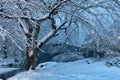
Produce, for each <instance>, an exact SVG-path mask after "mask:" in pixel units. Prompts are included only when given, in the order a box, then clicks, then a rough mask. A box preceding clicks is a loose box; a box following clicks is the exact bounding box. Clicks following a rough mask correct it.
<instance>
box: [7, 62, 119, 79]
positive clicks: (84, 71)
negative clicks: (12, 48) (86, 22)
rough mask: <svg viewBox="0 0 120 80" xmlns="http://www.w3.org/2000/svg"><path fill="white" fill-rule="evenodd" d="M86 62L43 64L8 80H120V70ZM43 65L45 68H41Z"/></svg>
mask: <svg viewBox="0 0 120 80" xmlns="http://www.w3.org/2000/svg"><path fill="white" fill-rule="evenodd" d="M85 61H86V60H79V61H75V62H69V63H55V62H47V63H42V64H40V65H39V66H38V67H37V68H36V70H35V71H32V70H30V71H27V72H22V73H19V74H17V75H16V76H14V77H12V78H10V79H8V80H120V69H119V68H117V67H106V66H105V65H104V62H95V63H92V64H87V63H85ZM41 65H45V66H43V67H42V68H40V66H41Z"/></svg>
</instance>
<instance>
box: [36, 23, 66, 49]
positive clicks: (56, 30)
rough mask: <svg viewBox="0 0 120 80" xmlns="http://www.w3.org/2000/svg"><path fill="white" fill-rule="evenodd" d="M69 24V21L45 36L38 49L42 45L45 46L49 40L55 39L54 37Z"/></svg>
mask: <svg viewBox="0 0 120 80" xmlns="http://www.w3.org/2000/svg"><path fill="white" fill-rule="evenodd" d="M66 23H67V21H65V22H64V23H62V24H61V25H60V26H59V27H58V28H57V29H52V30H51V31H50V32H49V33H48V34H47V35H45V36H44V37H43V38H42V39H41V40H40V41H39V42H38V44H37V47H38V48H39V47H40V46H41V45H43V44H44V43H46V42H47V41H48V40H50V39H51V38H52V37H54V35H55V34H56V33H57V32H58V31H59V30H60V29H61V28H62V27H63V26H64V25H65V24H66Z"/></svg>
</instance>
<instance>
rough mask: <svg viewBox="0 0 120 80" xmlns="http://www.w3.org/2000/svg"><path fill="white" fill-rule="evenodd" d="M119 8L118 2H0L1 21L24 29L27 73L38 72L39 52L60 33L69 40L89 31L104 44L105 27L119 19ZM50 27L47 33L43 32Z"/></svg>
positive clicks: (80, 0)
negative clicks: (14, 23) (35, 70)
mask: <svg viewBox="0 0 120 80" xmlns="http://www.w3.org/2000/svg"><path fill="white" fill-rule="evenodd" d="M119 7H120V6H119V1H118V0H1V2H0V19H6V21H7V20H14V21H16V23H17V25H18V26H19V27H20V28H21V29H22V31H23V33H24V35H25V40H26V58H27V59H26V60H27V61H26V63H27V64H26V70H28V69H30V68H32V69H35V67H36V61H37V58H36V57H37V53H38V50H41V47H42V46H43V45H44V44H45V43H47V42H48V41H49V40H50V39H51V38H53V37H56V36H58V35H59V32H60V31H61V30H64V32H65V35H66V36H67V37H66V40H69V41H70V39H72V38H74V37H75V36H76V33H78V32H79V34H78V36H79V35H81V34H80V33H81V32H82V33H85V32H86V33H88V31H89V32H90V33H95V34H96V35H97V39H99V41H100V40H101V41H102V40H103V39H102V38H101V36H102V34H105V33H106V32H107V29H106V27H107V28H108V26H110V25H111V22H112V21H114V16H115V17H118V16H119ZM46 22H50V24H46V25H45V26H47V27H45V26H43V24H44V23H46ZM47 28H49V30H48V31H47V32H46V31H43V30H42V29H46V30H47ZM76 30H77V31H76ZM75 31H76V33H74V32H75ZM44 32H46V34H45V35H44V36H42V35H41V34H42V33H44ZM71 34H72V36H71ZM71 41H72V40H71ZM97 43H99V42H97ZM18 47H19V46H18ZM19 48H20V47H19ZM41 51H42V50H41Z"/></svg>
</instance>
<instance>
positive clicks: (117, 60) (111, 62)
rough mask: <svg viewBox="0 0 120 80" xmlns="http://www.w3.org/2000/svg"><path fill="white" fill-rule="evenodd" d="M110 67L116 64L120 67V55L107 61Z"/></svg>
mask: <svg viewBox="0 0 120 80" xmlns="http://www.w3.org/2000/svg"><path fill="white" fill-rule="evenodd" d="M105 64H106V65H107V66H108V67H112V66H116V67H119V68H120V57H117V58H113V59H111V60H108V61H106V63H105Z"/></svg>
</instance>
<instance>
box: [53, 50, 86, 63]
mask: <svg viewBox="0 0 120 80" xmlns="http://www.w3.org/2000/svg"><path fill="white" fill-rule="evenodd" d="M83 58H84V57H83V56H80V55H78V54H76V53H71V52H70V53H64V54H59V55H57V56H55V57H53V58H52V61H56V62H72V61H76V60H80V59H83Z"/></svg>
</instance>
